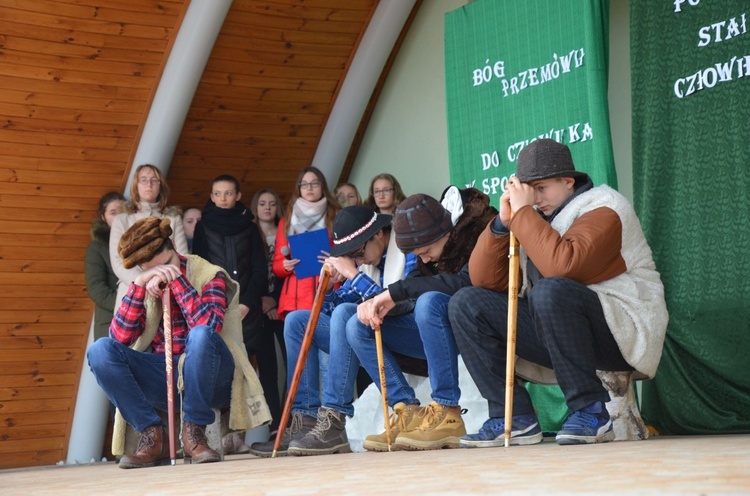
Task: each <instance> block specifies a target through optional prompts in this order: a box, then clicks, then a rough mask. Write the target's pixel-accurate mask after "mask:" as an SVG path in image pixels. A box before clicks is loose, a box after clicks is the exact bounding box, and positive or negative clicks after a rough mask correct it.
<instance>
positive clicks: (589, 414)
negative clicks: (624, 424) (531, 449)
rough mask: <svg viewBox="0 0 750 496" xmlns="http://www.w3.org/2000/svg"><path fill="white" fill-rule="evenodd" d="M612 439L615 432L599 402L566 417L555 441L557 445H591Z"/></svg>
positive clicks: (605, 410) (606, 412)
mask: <svg viewBox="0 0 750 496" xmlns="http://www.w3.org/2000/svg"><path fill="white" fill-rule="evenodd" d="M614 439H615V431H614V428H613V427H612V420H611V419H610V418H609V412H608V411H607V409H606V408H604V404H603V403H602V402H601V401H597V402H596V403H594V404H593V405H589V406H587V407H586V408H584V409H582V410H578V411H577V412H573V413H571V414H570V415H568V418H567V419H565V424H563V427H562V429H561V430H560V432H558V433H557V437H556V438H555V441H557V444H592V443H606V442H607V441H612V440H614Z"/></svg>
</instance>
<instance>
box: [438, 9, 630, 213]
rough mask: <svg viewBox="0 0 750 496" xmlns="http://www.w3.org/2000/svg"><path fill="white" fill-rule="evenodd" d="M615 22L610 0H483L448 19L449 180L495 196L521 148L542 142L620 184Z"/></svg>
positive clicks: (599, 178)
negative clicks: (612, 55)
mask: <svg viewBox="0 0 750 496" xmlns="http://www.w3.org/2000/svg"><path fill="white" fill-rule="evenodd" d="M608 17H609V1H608V0H565V1H564V2H561V1H549V0H477V1H475V2H472V3H471V4H469V5H466V6H465V7H462V8H460V9H458V10H455V11H453V12H449V13H447V14H446V15H445V73H446V94H447V111H448V150H449V160H450V178H451V183H452V184H456V185H460V186H474V187H476V188H478V189H480V190H482V191H484V192H485V193H487V194H488V195H490V197H491V198H493V200H496V199H497V198H498V197H499V196H500V194H502V191H503V189H504V188H505V184H506V183H507V180H508V177H510V176H511V175H512V174H515V171H516V159H517V157H518V152H519V151H520V150H521V149H522V148H523V147H524V146H526V145H527V144H528V143H529V142H530V141H533V140H535V139H537V138H540V137H545V138H552V139H554V140H557V141H559V142H561V143H564V144H566V145H568V146H569V147H570V150H571V153H572V155H573V160H574V161H575V164H576V168H577V169H580V170H583V171H585V172H587V173H588V174H589V175H590V176H591V177H592V179H593V181H594V183H595V184H602V183H606V184H609V185H610V186H613V187H615V188H616V187H617V179H616V175H615V168H614V159H613V155H612V143H611V138H610V128H609V114H608V107H607V55H608V44H607V39H608V27H609V24H608ZM495 203H496V202H495Z"/></svg>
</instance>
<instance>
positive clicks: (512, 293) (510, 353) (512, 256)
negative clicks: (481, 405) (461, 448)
mask: <svg viewBox="0 0 750 496" xmlns="http://www.w3.org/2000/svg"><path fill="white" fill-rule="evenodd" d="M512 218H513V214H512V213H511V219H512ZM509 248H510V249H509V251H508V258H509V268H508V331H507V334H508V344H507V346H506V355H505V447H506V448H507V447H508V446H510V431H511V427H512V426H513V387H514V386H515V382H516V380H515V379H516V370H515V368H516V324H517V320H518V269H519V263H520V261H519V258H518V255H519V253H518V252H519V250H520V249H519V244H518V239H516V235H515V234H513V231H511V232H510V247H509Z"/></svg>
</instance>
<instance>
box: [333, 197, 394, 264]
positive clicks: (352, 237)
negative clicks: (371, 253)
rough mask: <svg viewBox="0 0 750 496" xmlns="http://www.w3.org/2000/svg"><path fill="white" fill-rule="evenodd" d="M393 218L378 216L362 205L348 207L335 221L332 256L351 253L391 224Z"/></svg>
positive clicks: (337, 215)
mask: <svg viewBox="0 0 750 496" xmlns="http://www.w3.org/2000/svg"><path fill="white" fill-rule="evenodd" d="M392 219H393V216H391V215H385V214H378V213H375V212H373V211H372V210H370V209H369V208H367V207H363V206H362V205H352V206H351V207H346V208H344V209H343V210H341V211H340V212H339V213H338V214H336V218H335V219H334V220H333V247H332V248H331V255H332V256H334V257H340V256H341V255H346V254H347V253H351V252H353V251H354V250H356V249H357V248H359V247H360V246H362V245H363V244H365V243H366V242H367V241H368V240H369V239H370V238H372V237H373V236H375V234H377V232H378V231H380V230H381V229H383V228H384V227H385V226H387V225H388V224H390V223H391V220H392Z"/></svg>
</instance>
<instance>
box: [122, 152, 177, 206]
mask: <svg viewBox="0 0 750 496" xmlns="http://www.w3.org/2000/svg"><path fill="white" fill-rule="evenodd" d="M146 167H149V168H151V170H152V171H154V175H156V177H157V179H159V196H157V197H156V201H157V203H158V204H159V211H160V212H163V211H164V208H165V207H166V206H167V199H168V198H169V185H167V181H166V180H165V179H164V176H163V175H162V173H161V171H160V170H159V168H158V167H156V166H155V165H151V164H141V165H139V166H138V167H136V169H135V174H133V182H132V184H131V185H130V203H129V204H128V206H127V208H128V210H129V211H130V213H135V212H137V211H138V208H140V203H141V195H140V194H139V193H138V176H139V175H140V173H141V171H142V170H143V169H145V168H146Z"/></svg>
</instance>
